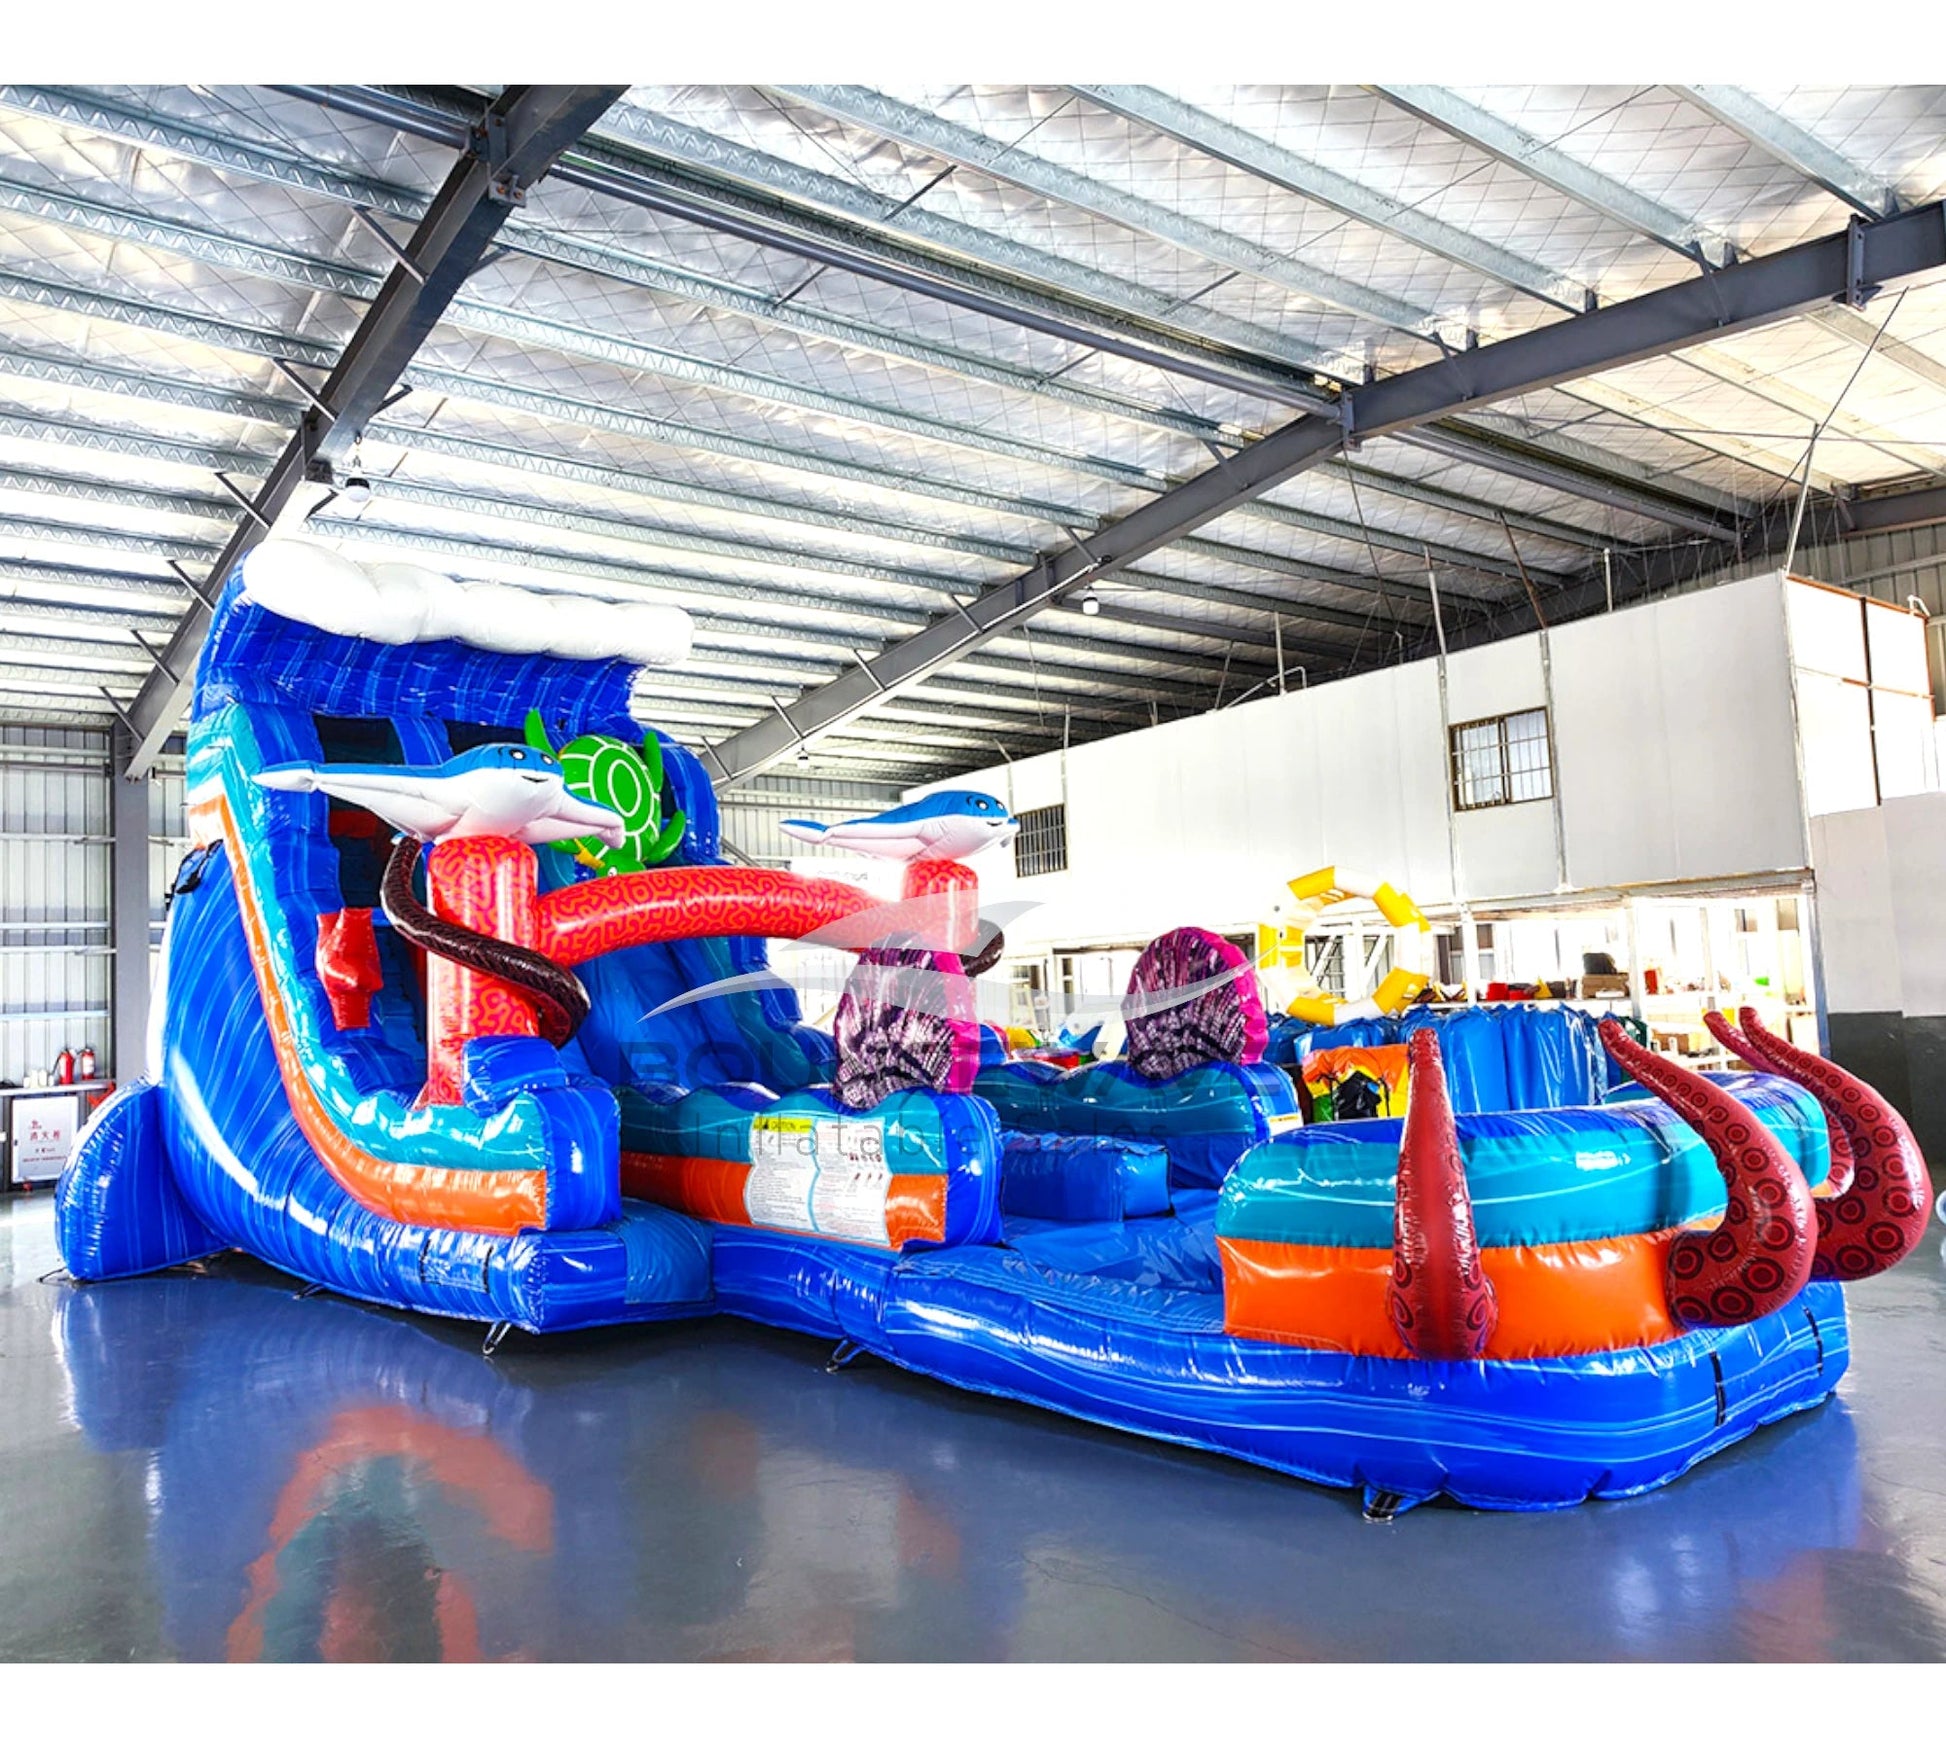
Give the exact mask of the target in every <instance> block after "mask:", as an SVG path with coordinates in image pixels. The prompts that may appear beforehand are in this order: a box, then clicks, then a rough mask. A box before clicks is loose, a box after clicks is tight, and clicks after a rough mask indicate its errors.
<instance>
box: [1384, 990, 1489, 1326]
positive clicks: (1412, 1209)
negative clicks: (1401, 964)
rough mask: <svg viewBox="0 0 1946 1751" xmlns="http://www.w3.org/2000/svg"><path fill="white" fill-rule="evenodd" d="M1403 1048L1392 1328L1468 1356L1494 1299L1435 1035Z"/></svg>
mask: <svg viewBox="0 0 1946 1751" xmlns="http://www.w3.org/2000/svg"><path fill="white" fill-rule="evenodd" d="M1406 1052H1407V1055H1408V1057H1409V1059H1410V1062H1411V1066H1412V1099H1411V1102H1410V1103H1409V1104H1408V1106H1407V1108H1406V1115H1405V1130H1404V1133H1403V1134H1402V1136H1401V1137H1400V1139H1399V1183H1398V1192H1397V1198H1396V1202H1395V1205H1394V1208H1393V1214H1392V1290H1391V1294H1390V1296H1389V1298H1388V1307H1389V1310H1390V1313H1391V1317H1392V1329H1393V1330H1394V1331H1396V1332H1397V1333H1398V1334H1399V1341H1400V1342H1401V1343H1402V1344H1404V1345H1405V1347H1406V1348H1407V1349H1408V1350H1410V1351H1411V1352H1412V1354H1413V1355H1415V1356H1418V1357H1421V1358H1423V1359H1424V1360H1426V1361H1434V1362H1470V1361H1472V1360H1473V1359H1474V1358H1476V1357H1477V1356H1479V1355H1480V1354H1481V1353H1482V1352H1483V1351H1484V1350H1485V1349H1486V1347H1487V1340H1488V1339H1489V1338H1491V1337H1492V1336H1493V1328H1494V1325H1495V1323H1496V1322H1497V1321H1498V1319H1499V1316H1500V1308H1499V1304H1498V1303H1497V1302H1496V1301H1495V1299H1494V1294H1493V1285H1492V1284H1491V1283H1490V1282H1488V1281H1487V1276H1486V1272H1485V1270H1484V1269H1483V1268H1482V1266H1481V1263H1480V1242H1479V1238H1478V1236H1477V1235H1476V1234H1475V1232H1474V1228H1473V1200H1472V1199H1471V1197H1470V1196H1468V1194H1467V1190H1466V1167H1465V1164H1464V1162H1462V1161H1461V1159H1460V1148H1459V1132H1458V1130H1457V1128H1456V1127H1455V1126H1454V1124H1453V1104H1452V1102H1451V1100H1450V1099H1449V1098H1448V1097H1447V1093H1446V1071H1445V1067H1444V1065H1443V1064H1442V1063H1441V1061H1440V1056H1439V1040H1438V1037H1437V1036H1436V1035H1435V1034H1434V1033H1433V1031H1432V1029H1431V1028H1421V1029H1420V1030H1419V1031H1418V1032H1417V1033H1416V1034H1414V1035H1413V1036H1412V1039H1411V1040H1410V1042H1409V1043H1408V1044H1407V1047H1406Z"/></svg>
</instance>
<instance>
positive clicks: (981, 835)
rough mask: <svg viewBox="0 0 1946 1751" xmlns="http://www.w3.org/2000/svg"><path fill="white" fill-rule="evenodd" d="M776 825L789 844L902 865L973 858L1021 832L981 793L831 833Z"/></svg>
mask: <svg viewBox="0 0 1946 1751" xmlns="http://www.w3.org/2000/svg"><path fill="white" fill-rule="evenodd" d="M778 825H779V826H780V827H781V828H782V829H783V830H784V831H785V832H786V833H788V834H789V835H790V836H791V837H792V838H793V839H802V840H803V841H804V842H805V843H806V844H808V845H835V846H836V847H837V848H838V849H839V850H840V851H854V852H862V853H863V854H864V855H865V856H867V857H891V858H897V859H898V860H899V861H901V862H904V863H910V862H912V861H913V860H914V859H916V858H921V857H928V858H934V857H936V858H941V859H955V858H961V857H971V856H973V854H974V853H975V852H979V851H984V850H986V848H987V847H988V846H989V845H1005V844H1006V843H1007V842H1008V841H1009V840H1011V839H1012V838H1013V836H1014V835H1015V834H1016V833H1018V832H1019V831H1020V823H1019V822H1018V821H1016V820H1015V819H1014V817H1013V816H1012V815H1010V814H1009V813H1008V812H1007V806H1006V804H1005V803H1003V802H1001V800H1000V799H999V798H998V797H993V796H988V795H987V794H986V792H984V791H979V790H941V791H935V792H934V793H933V794H932V795H931V796H922V797H921V798H920V799H919V800H918V801H917V802H916V803H906V804H905V805H903V806H902V807H900V808H896V809H887V810H885V812H884V813H883V814H877V815H860V816H859V817H858V818H857V819H855V820H851V821H839V822H837V823H835V824H834V825H832V826H829V827H827V826H824V825H823V824H822V823H820V822H817V821H780V822H778Z"/></svg>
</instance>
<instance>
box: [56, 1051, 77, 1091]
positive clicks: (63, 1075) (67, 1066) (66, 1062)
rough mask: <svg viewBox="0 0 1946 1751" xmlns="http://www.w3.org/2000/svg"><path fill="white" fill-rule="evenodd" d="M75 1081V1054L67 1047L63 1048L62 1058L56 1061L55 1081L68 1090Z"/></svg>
mask: <svg viewBox="0 0 1946 1751" xmlns="http://www.w3.org/2000/svg"><path fill="white" fill-rule="evenodd" d="M73 1080H74V1054H73V1053H72V1052H71V1051H69V1050H68V1048H67V1047H66V1046H63V1047H62V1048H61V1055H60V1057H58V1058H56V1059H55V1060H54V1081H55V1083H56V1084H57V1085H58V1086H59V1087H61V1088H66V1087H67V1086H68V1084H69V1083H71V1082H72V1081H73Z"/></svg>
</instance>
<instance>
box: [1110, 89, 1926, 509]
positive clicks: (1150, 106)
mask: <svg viewBox="0 0 1946 1751" xmlns="http://www.w3.org/2000/svg"><path fill="white" fill-rule="evenodd" d="M1074 89H1075V90H1077V91H1079V92H1080V93H1081V94H1082V95H1084V96H1087V97H1090V98H1091V99H1093V100H1094V101H1097V102H1100V103H1102V104H1103V105H1104V106H1105V107H1107V108H1110V109H1113V110H1114V111H1116V113H1117V114H1120V115H1124V116H1127V117H1129V118H1130V119H1131V120H1134V121H1139V122H1142V123H1144V124H1146V125H1148V126H1151V127H1155V128H1158V129H1160V130H1161V131H1162V132H1164V133H1166V134H1169V135H1170V136H1171V137H1172V138H1174V139H1177V140H1180V141H1182V142H1183V143H1184V144H1185V145H1188V146H1191V147H1194V148H1195V149H1197V150H1198V151H1202V152H1206V153H1208V154H1209V155H1211V156H1213V157H1216V158H1220V159H1222V160H1223V161H1224V162H1226V163H1229V164H1234V165H1236V166H1237V167H1238V168H1239V169H1242V170H1246V171H1248V172H1250V173H1251V174H1253V175H1256V176H1261V177H1264V178H1265V179H1267V180H1268V181H1271V182H1274V183H1276V184H1278V185H1279V186H1281V187H1284V188H1288V189H1290V190H1292V191H1293V192H1294V193H1297V194H1300V195H1304V196H1306V197H1307V198H1310V199H1313V200H1318V201H1322V202H1324V203H1325V204H1326V205H1329V206H1332V207H1334V208H1336V209H1337V210H1338V211H1339V212H1342V213H1346V214H1349V215H1350V216H1351V217H1352V218H1355V219H1358V220H1361V221H1362V222H1364V223H1366V224H1368V225H1372V226H1374V227H1376V228H1378V229H1380V230H1383V231H1385V232H1387V233H1388V234H1390V235H1392V236H1395V237H1401V238H1404V239H1405V240H1407V241H1408V242H1412V243H1415V244H1417V245H1419V247H1421V248H1423V249H1426V250H1429V251H1430V252H1431V253H1433V254H1435V255H1439V256H1442V257H1443V258H1444V259H1446V260H1448V261H1452V262H1456V263H1458V264H1459V265H1460V266H1462V267H1465V268H1469V269H1471V270H1472V271H1473V272H1475V273H1478V274H1481V275H1483V276H1485V277H1486V278H1488V279H1490V280H1493V281H1495V282H1497V283H1498V284H1500V285H1504V286H1508V287H1511V288H1513V289H1514V290H1517V291H1522V292H1528V293H1531V294H1532V295H1533V296H1535V297H1537V298H1542V299H1545V300H1546V301H1547V302H1548V303H1551V304H1554V305H1557V306H1558V307H1559V308H1561V309H1564V310H1583V309H1587V308H1588V307H1589V306H1590V305H1591V304H1592V303H1593V301H1594V294H1593V290H1592V288H1590V287H1587V286H1581V285H1577V284H1575V283H1574V282H1573V281H1571V280H1569V279H1567V278H1566V277H1565V276H1563V275H1560V274H1557V273H1555V272H1553V271H1552V270H1551V269H1548V268H1545V267H1542V266H1541V265H1540V264H1539V263H1537V262H1530V261H1527V260H1526V259H1525V258H1523V257H1521V256H1518V255H1515V254H1514V253H1513V252H1512V251H1510V250H1505V249H1501V248H1499V247H1498V246H1497V245H1495V244H1492V243H1489V242H1487V241H1486V240H1485V239H1483V238H1479V237H1476V236H1474V235H1472V234H1471V233H1469V232H1465V231H1461V230H1460V229H1458V228H1457V227H1456V226H1451V225H1446V224H1445V223H1444V222H1443V221H1440V220H1437V219H1433V218H1430V217H1429V216H1427V215H1426V214H1423V213H1421V212H1420V211H1419V210H1418V209H1417V208H1416V207H1413V206H1410V205H1408V204H1406V203H1405V202H1402V201H1398V200H1395V199H1393V198H1392V197H1391V196H1388V195H1384V194H1381V193H1379V192H1378V191H1377V190H1374V189H1367V188H1364V187H1363V186H1362V185H1360V184H1358V183H1355V182H1353V181H1351V180H1350V179H1349V178H1347V177H1343V176H1341V175H1339V174H1338V173H1337V172H1335V171H1331V170H1327V169H1325V168H1324V167H1323V166H1321V165H1316V164H1311V163H1309V162H1308V161H1307V160H1305V159H1303V158H1300V157H1298V156H1297V154H1295V153H1293V152H1289V151H1287V150H1286V149H1285V148H1283V147H1281V146H1278V145H1275V144H1273V143H1272V142H1270V141H1268V140H1264V139H1262V138H1260V137H1259V136H1257V135H1254V134H1251V133H1250V132H1248V131H1247V130H1246V129H1243V128H1239V127H1236V126H1235V125H1234V124H1232V123H1230V122H1226V121H1223V120H1222V119H1221V118H1219V117H1216V116H1212V115H1209V114H1207V113H1206V112H1204V111H1202V110H1198V109H1195V108H1192V107H1191V106H1190V105H1188V104H1185V103H1181V102H1179V101H1178V100H1176V99H1175V98H1171V97H1167V96H1165V95H1164V94H1163V93H1161V92H1159V91H1154V90H1151V89H1150V88H1148V87H1146V86H1122V85H1116V86H1092V85H1082V86H1076V87H1074ZM1672 89H1673V90H1675V91H1677V92H1679V93H1680V94H1682V95H1683V96H1685V97H1686V98H1688V99H1689V101H1691V102H1692V103H1695V104H1696V105H1697V106H1698V107H1699V108H1702V109H1704V110H1706V111H1707V112H1708V113H1709V114H1711V115H1712V116H1714V117H1715V118H1716V119H1717V120H1719V121H1721V122H1723V123H1724V124H1725V125H1726V126H1729V127H1731V128H1734V129H1735V130H1736V131H1737V132H1739V133H1741V134H1743V135H1744V136H1745V137H1746V138H1747V139H1750V140H1751V141H1752V142H1753V143H1754V144H1756V145H1758V146H1759V147H1761V148H1763V149H1764V150H1765V151H1767V152H1769V153H1770V154H1771V155H1772V156H1773V157H1777V158H1780V159H1781V160H1782V161H1783V162H1785V163H1787V164H1790V165H1791V166H1792V167H1793V168H1794V169H1797V170H1798V171H1799V172H1800V173H1801V174H1803V175H1805V176H1808V177H1810V178H1811V180H1813V181H1816V182H1819V183H1821V184H1822V185H1823V186H1824V187H1825V188H1827V189H1829V190H1830V191H1831V192H1833V193H1834V194H1837V195H1838V196H1839V198H1840V199H1842V200H1845V201H1847V202H1848V203H1849V204H1851V205H1853V206H1855V207H1857V208H1858V210H1859V211H1860V212H1862V213H1864V214H1865V215H1866V216H1867V217H1869V218H1878V217H1881V216H1883V214H1884V213H1885V212H1887V211H1889V210H1891V208H1892V206H1894V205H1895V204H1896V203H1895V202H1894V201H1892V200H1891V199H1890V191H1889V190H1886V189H1883V188H1880V189H1878V190H1876V197H1877V198H1876V200H1874V199H1871V198H1867V197H1866V196H1865V195H1864V194H1861V193H1859V192H1858V191H1861V190H1864V189H1865V187H1866V179H1865V178H1864V176H1863V174H1862V173H1861V172H1859V171H1858V170H1857V168H1856V167H1855V166H1851V165H1848V164H1847V163H1846V162H1845V160H1843V159H1842V158H1840V157H1839V156H1838V155H1837V154H1836V153H1834V152H1831V151H1829V149H1827V148H1825V147H1822V146H1820V145H1819V144H1818V142H1816V141H1815V140H1813V139H1812V138H1811V137H1810V136H1809V135H1808V134H1805V133H1804V132H1803V131H1802V130H1801V129H1798V128H1796V127H1795V126H1794V125H1793V124H1792V123H1790V122H1788V121H1786V120H1785V119H1784V118H1783V117H1782V116H1779V115H1777V114H1776V113H1775V112H1774V111H1771V110H1768V109H1766V108H1765V107H1764V106H1763V105H1762V104H1759V103H1758V102H1756V100H1755V99H1753V98H1751V97H1750V96H1749V95H1748V94H1747V93H1744V92H1740V91H1738V90H1737V89H1736V88H1735V87H1733V86H1675V87H1672ZM1588 187H1589V188H1590V189H1592V187H1593V185H1592V184H1589V185H1588ZM1647 212H1648V209H1646V208H1644V207H1643V206H1642V205H1641V204H1640V203H1639V202H1638V203H1636V204H1634V205H1632V206H1630V207H1629V208H1628V209H1627V213H1626V215H1624V213H1623V209H1621V208H1620V207H1616V208H1615V216H1617V217H1624V216H1626V217H1628V218H1630V219H1632V220H1640V219H1642V218H1643V217H1644V216H1645V214H1646V213H1647ZM1655 217H1656V218H1657V220H1658V222H1659V224H1658V233H1659V234H1658V241H1663V242H1668V243H1670V244H1671V246H1672V247H1682V244H1681V239H1680V232H1681V230H1682V226H1681V225H1680V224H1679V223H1678V221H1679V220H1680V216H1679V215H1677V214H1674V213H1673V212H1671V211H1670V210H1668V209H1666V208H1664V209H1658V210H1657V211H1656V213H1655ZM1687 229H1688V230H1689V231H1690V232H1694V233H1695V234H1696V235H1699V236H1700V235H1702V233H1701V231H1700V229H1699V228H1698V227H1697V226H1696V225H1695V223H1694V221H1693V220H1691V221H1689V222H1688V225H1687ZM1685 253H1689V251H1688V250H1687V249H1685ZM1686 362H1688V363H1691V364H1693V365H1695V366H1696V367H1697V368H1698V369H1702V370H1705V371H1706V372H1707V374H1708V375H1710V376H1712V377H1716V378H1718V379H1720V380H1723V381H1733V382H1735V383H1736V384H1737V386H1738V387H1740V388H1742V389H1745V390H1746V391H1749V392H1750V393H1753V394H1757V395H1760V396H1762V397H1763V398H1764V399H1765V400H1768V401H1771V402H1774V403H1776V404H1777V405H1779V406H1791V405H1792V403H1791V402H1790V401H1789V399H1788V398H1787V396H1786V395H1785V394H1784V393H1783V390H1784V387H1785V386H1782V385H1776V384H1764V383H1760V382H1757V381H1754V380H1753V377H1754V374H1753V373H1751V372H1750V371H1749V370H1748V369H1747V368H1744V367H1740V364H1739V361H1736V360H1734V359H1730V358H1726V357H1724V356H1721V355H1716V356H1711V355H1710V354H1709V353H1708V352H1707V350H1706V349H1705V350H1702V351H1699V352H1697V353H1694V354H1692V355H1691V356H1690V357H1689V359H1688V360H1687V361H1686ZM1575 393H1576V394H1577V395H1585V394H1586V393H1587V391H1586V389H1585V388H1579V389H1577V390H1576V391H1575ZM1794 411H1799V412H1801V411H1803V410H1802V409H1801V408H1796V409H1794ZM1635 417H1640V416H1635ZM1840 417H1841V418H1842V417H1843V416H1840ZM1643 423H1644V424H1649V425H1654V424H1655V422H1654V421H1653V420H1652V419H1648V418H1643ZM1856 435H1860V436H1865V437H1876V438H1877V440H1878V441H1880V442H1882V443H1887V444H1896V443H1897V442H1898V440H1897V438H1896V437H1895V436H1893V435H1891V434H1874V433H1872V432H1870V431H1868V430H1867V431H1860V432H1858V433H1857V434H1856ZM1764 466H1766V467H1768V466H1769V465H1768V464H1765V465H1764ZM1771 471H1772V472H1775V470H1774V469H1772V470H1771Z"/></svg>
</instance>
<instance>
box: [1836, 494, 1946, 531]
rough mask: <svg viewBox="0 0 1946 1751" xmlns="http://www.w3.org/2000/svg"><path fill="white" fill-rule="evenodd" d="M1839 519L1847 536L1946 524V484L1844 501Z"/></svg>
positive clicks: (1842, 501)
mask: <svg viewBox="0 0 1946 1751" xmlns="http://www.w3.org/2000/svg"><path fill="white" fill-rule="evenodd" d="M1838 516H1839V518H1840V521H1841V524H1842V526H1843V529H1844V532H1845V533H1846V534H1847V535H1884V534H1889V533H1890V532H1891V531H1892V530H1894V529H1918V528H1923V527H1924V526H1925V525H1927V524H1929V523H1946V483H1942V484H1940V485H1938V486H1926V487H1919V488H1917V489H1915V490H1913V491H1911V492H1895V493H1884V494H1880V495H1878V496H1875V497H1872V498H1858V499H1843V500H1840V501H1839V504H1838Z"/></svg>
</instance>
